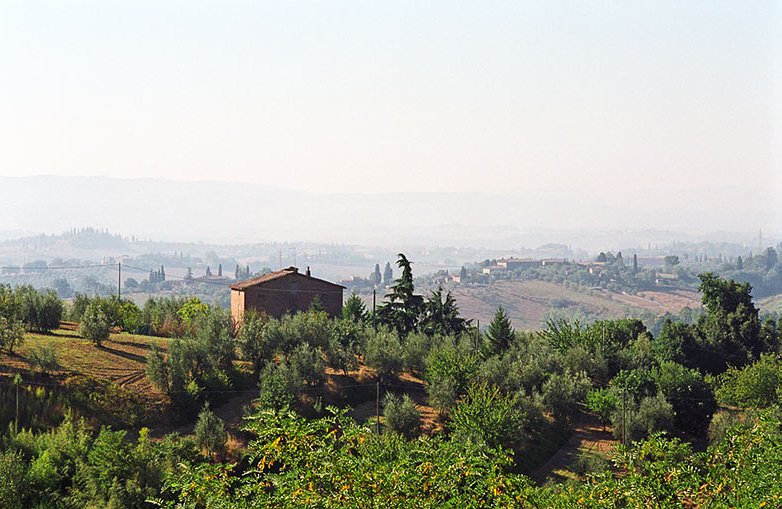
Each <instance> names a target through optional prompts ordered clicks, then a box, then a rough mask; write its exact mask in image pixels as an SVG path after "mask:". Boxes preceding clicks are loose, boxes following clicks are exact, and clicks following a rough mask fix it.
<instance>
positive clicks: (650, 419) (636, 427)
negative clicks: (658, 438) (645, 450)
mask: <svg viewBox="0 0 782 509" xmlns="http://www.w3.org/2000/svg"><path fill="white" fill-rule="evenodd" d="M624 418H625V419H626V422H625V423H623V422H622V419H623V416H622V407H621V404H620V405H619V406H618V407H617V409H616V412H614V415H613V417H612V419H611V421H612V423H613V426H614V435H615V436H616V437H617V438H622V432H623V424H624V425H625V427H626V431H627V436H626V437H625V438H626V439H628V440H641V439H642V438H645V437H647V436H649V435H651V434H652V433H654V432H656V431H670V430H671V429H673V407H672V406H671V404H670V403H668V402H667V401H666V400H665V397H663V395H662V394H658V395H657V396H647V397H645V398H643V399H642V400H641V402H640V404H639V405H638V406H635V405H633V406H632V407H631V406H630V404H629V403H628V407H627V408H626V409H625V417H624Z"/></svg>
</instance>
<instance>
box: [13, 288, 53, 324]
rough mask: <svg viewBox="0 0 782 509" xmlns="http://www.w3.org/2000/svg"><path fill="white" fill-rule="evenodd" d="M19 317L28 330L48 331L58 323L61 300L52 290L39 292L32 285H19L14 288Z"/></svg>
mask: <svg viewBox="0 0 782 509" xmlns="http://www.w3.org/2000/svg"><path fill="white" fill-rule="evenodd" d="M14 293H15V298H16V301H17V303H18V312H19V319H21V320H22V321H23V322H24V323H25V325H26V326H27V328H28V329H29V330H33V331H38V332H48V331H50V330H52V329H56V328H57V327H59V325H60V319H61V318H62V300H61V299H60V298H59V297H58V296H57V294H56V293H55V292H54V290H48V291H43V292H39V291H37V290H35V289H34V288H33V287H32V286H20V287H18V288H17V289H16V291H15V292H14Z"/></svg>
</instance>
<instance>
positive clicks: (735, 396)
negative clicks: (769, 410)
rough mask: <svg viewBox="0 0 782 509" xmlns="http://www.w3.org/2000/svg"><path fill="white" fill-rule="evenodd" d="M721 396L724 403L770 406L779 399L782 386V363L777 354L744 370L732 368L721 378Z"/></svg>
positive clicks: (762, 359)
mask: <svg viewBox="0 0 782 509" xmlns="http://www.w3.org/2000/svg"><path fill="white" fill-rule="evenodd" d="M719 382H720V386H719V388H718V389H717V398H718V399H719V401H720V402H721V403H722V404H725V405H737V406H742V407H760V408H763V407H767V406H771V405H772V404H774V403H776V402H777V401H779V390H780V388H782V362H780V361H779V360H778V359H777V358H775V357H774V356H773V355H761V357H760V360H758V361H757V362H755V363H754V364H750V365H749V366H745V367H744V368H743V369H736V368H730V369H728V371H726V372H725V373H724V374H723V375H722V376H721V377H720V378H719Z"/></svg>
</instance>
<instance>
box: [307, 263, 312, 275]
mask: <svg viewBox="0 0 782 509" xmlns="http://www.w3.org/2000/svg"><path fill="white" fill-rule="evenodd" d="M306 274H307V277H311V276H312V274H311V273H310V266H309V265H307V272H306Z"/></svg>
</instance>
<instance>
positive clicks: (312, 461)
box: [159, 409, 782, 509]
mask: <svg viewBox="0 0 782 509" xmlns="http://www.w3.org/2000/svg"><path fill="white" fill-rule="evenodd" d="M245 429H246V431H248V432H250V433H252V434H254V435H255V436H256V437H257V438H256V439H255V440H254V441H253V442H252V443H251V444H250V465H249V468H248V469H247V470H245V471H242V470H241V469H240V468H238V467H237V466H236V465H213V464H207V463H200V464H196V465H193V464H189V463H185V464H182V465H180V467H179V468H178V469H177V471H176V473H175V474H173V475H172V476H170V477H169V478H168V480H167V482H166V484H165V495H166V497H168V498H173V499H176V500H177V502H165V501H163V500H160V501H159V503H160V505H161V506H163V507H170V508H198V507H221V508H232V509H233V508H236V509H239V508H258V507H324V508H330V507H334V508H336V507H384V508H395V507H405V508H408V507H422V508H428V507H547V508H554V509H557V508H561V509H564V508H573V507H585V508H619V507H645V508H664V507H717V508H721V507H726V508H727V507H779V506H780V503H782V469H780V468H779V465H780V464H782V435H781V434H780V421H779V416H778V415H774V414H771V413H766V414H764V415H762V416H761V417H760V418H759V419H755V420H752V421H751V422H750V423H749V424H747V425H743V426H739V427H735V428H732V429H730V430H729V431H728V433H727V434H726V436H725V438H724V439H723V440H722V441H720V442H719V443H717V444H715V445H713V446H712V447H710V448H709V449H708V450H707V451H705V452H694V451H693V450H692V448H691V446H690V445H689V444H687V443H684V442H681V441H680V440H679V439H669V438H666V437H665V436H664V435H659V434H658V435H653V436H652V437H650V438H649V439H647V440H644V441H641V442H638V443H635V444H633V445H632V446H630V447H627V448H622V447H620V448H619V450H618V453H617V455H616V458H615V460H614V463H615V468H616V469H618V470H620V471H622V472H623V474H622V475H621V476H618V477H617V476H616V475H615V474H613V473H612V472H610V471H605V472H603V473H600V474H596V475H594V476H591V477H588V478H587V480H586V481H584V482H572V483H566V484H562V485H555V486H552V487H542V488H539V487H535V486H534V485H533V484H532V483H531V482H530V481H529V480H528V478H526V477H525V476H522V475H517V474H512V473H508V472H507V468H508V467H509V466H510V465H511V459H510V456H509V455H508V454H507V453H504V452H503V451H502V450H498V449H490V448H487V447H486V446H485V445H481V444H478V443H477V442H474V441H469V440H468V441H462V440H451V439H447V438H444V437H442V436H438V437H435V438H425V437H424V438H419V439H417V440H412V441H406V440H404V439H403V438H402V437H401V436H400V435H397V434H388V435H381V436H378V435H375V434H374V433H372V431H371V430H370V429H369V428H367V427H364V426H359V425H357V424H355V423H354V422H353V421H352V420H351V419H349V418H347V417H346V414H345V412H344V411H340V410H335V409H331V414H330V415H329V416H327V417H325V418H321V419H317V420H307V419H304V418H302V417H299V416H298V415H296V414H294V413H274V412H261V413H259V414H257V415H255V416H253V417H250V418H249V419H248V421H247V425H246V428H245Z"/></svg>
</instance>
